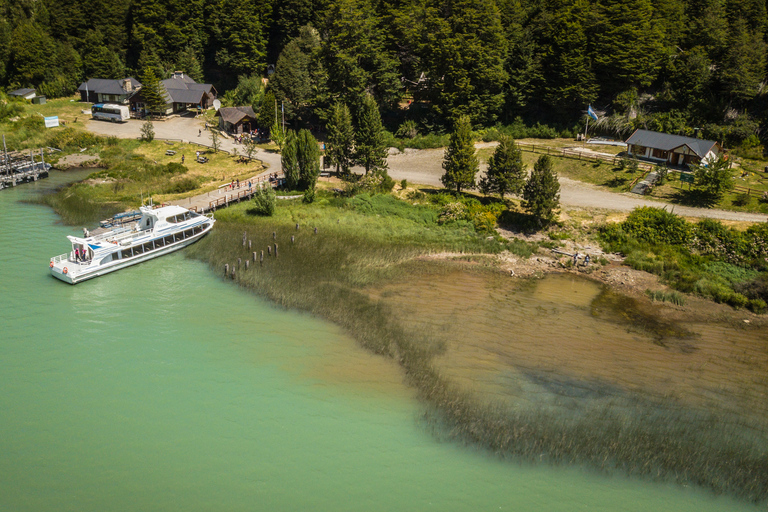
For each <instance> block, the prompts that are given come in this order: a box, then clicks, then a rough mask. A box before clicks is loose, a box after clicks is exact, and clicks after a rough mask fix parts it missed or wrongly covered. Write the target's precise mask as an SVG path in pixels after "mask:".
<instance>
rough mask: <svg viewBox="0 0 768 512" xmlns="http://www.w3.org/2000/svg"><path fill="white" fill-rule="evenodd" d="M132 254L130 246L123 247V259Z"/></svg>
mask: <svg viewBox="0 0 768 512" xmlns="http://www.w3.org/2000/svg"><path fill="white" fill-rule="evenodd" d="M131 256H133V253H132V252H131V248H130V247H129V248H127V249H123V259H125V258H130V257H131Z"/></svg>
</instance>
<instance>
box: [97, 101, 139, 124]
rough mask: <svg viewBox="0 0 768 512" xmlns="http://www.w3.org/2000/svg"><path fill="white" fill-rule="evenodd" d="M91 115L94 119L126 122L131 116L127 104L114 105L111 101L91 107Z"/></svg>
mask: <svg viewBox="0 0 768 512" xmlns="http://www.w3.org/2000/svg"><path fill="white" fill-rule="evenodd" d="M91 115H92V116H93V118H94V119H102V120H104V121H112V122H113V123H115V122H118V121H119V122H121V123H122V122H125V121H127V120H129V119H130V118H131V113H130V111H129V110H128V106H127V105H113V104H111V103H99V104H98V105H94V106H92V107H91Z"/></svg>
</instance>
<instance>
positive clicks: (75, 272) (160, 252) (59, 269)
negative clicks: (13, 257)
mask: <svg viewBox="0 0 768 512" xmlns="http://www.w3.org/2000/svg"><path fill="white" fill-rule="evenodd" d="M211 227H213V226H212V225H211V226H210V227H208V229H205V230H204V231H202V232H201V233H198V234H196V235H194V236H191V237H189V238H186V239H184V240H180V241H178V242H175V243H173V244H171V245H166V246H164V247H161V248H159V249H155V250H153V251H151V252H146V253H144V254H140V255H137V256H133V257H131V258H128V259H120V260H115V261H111V262H109V263H107V264H104V265H99V264H94V263H90V264H88V265H85V264H82V263H75V262H71V261H66V262H61V263H57V264H55V265H54V266H52V267H51V275H52V276H53V277H55V278H56V279H59V280H61V281H64V282H65V283H69V284H77V283H81V282H83V281H87V280H88V279H93V278H94V277H99V276H103V275H105V274H109V273H110V272H114V271H116V270H120V269H123V268H126V267H130V266H133V265H136V264H138V263H142V262H144V261H148V260H152V259H155V258H158V257H160V256H164V255H166V254H170V253H172V252H174V251H178V250H179V249H183V248H184V247H187V246H188V245H191V244H193V243H195V242H197V241H198V240H200V239H201V238H203V237H204V236H205V235H207V234H208V232H209V231H210V230H211ZM68 267H73V268H72V270H70V269H69V268H68ZM64 269H66V270H67V272H66V273H65V272H64Z"/></svg>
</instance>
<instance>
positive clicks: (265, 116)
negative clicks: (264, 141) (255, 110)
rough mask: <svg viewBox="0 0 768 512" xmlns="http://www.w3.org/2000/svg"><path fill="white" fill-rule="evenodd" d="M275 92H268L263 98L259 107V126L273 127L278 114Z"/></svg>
mask: <svg viewBox="0 0 768 512" xmlns="http://www.w3.org/2000/svg"><path fill="white" fill-rule="evenodd" d="M275 107H276V103H275V94H274V93H273V92H272V91H269V92H267V93H266V94H265V95H264V98H263V99H262V100H261V106H260V108H259V118H258V119H259V126H261V127H262V128H267V129H269V128H272V125H273V124H275V121H277V118H276V117H275V116H276V115H277V114H276V113H275Z"/></svg>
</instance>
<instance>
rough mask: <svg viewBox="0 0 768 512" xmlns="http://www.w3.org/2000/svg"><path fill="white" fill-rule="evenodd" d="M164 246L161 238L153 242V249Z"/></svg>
mask: <svg viewBox="0 0 768 512" xmlns="http://www.w3.org/2000/svg"><path fill="white" fill-rule="evenodd" d="M164 245H165V242H164V239H163V238H158V239H157V240H155V247H162V246H164Z"/></svg>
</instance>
